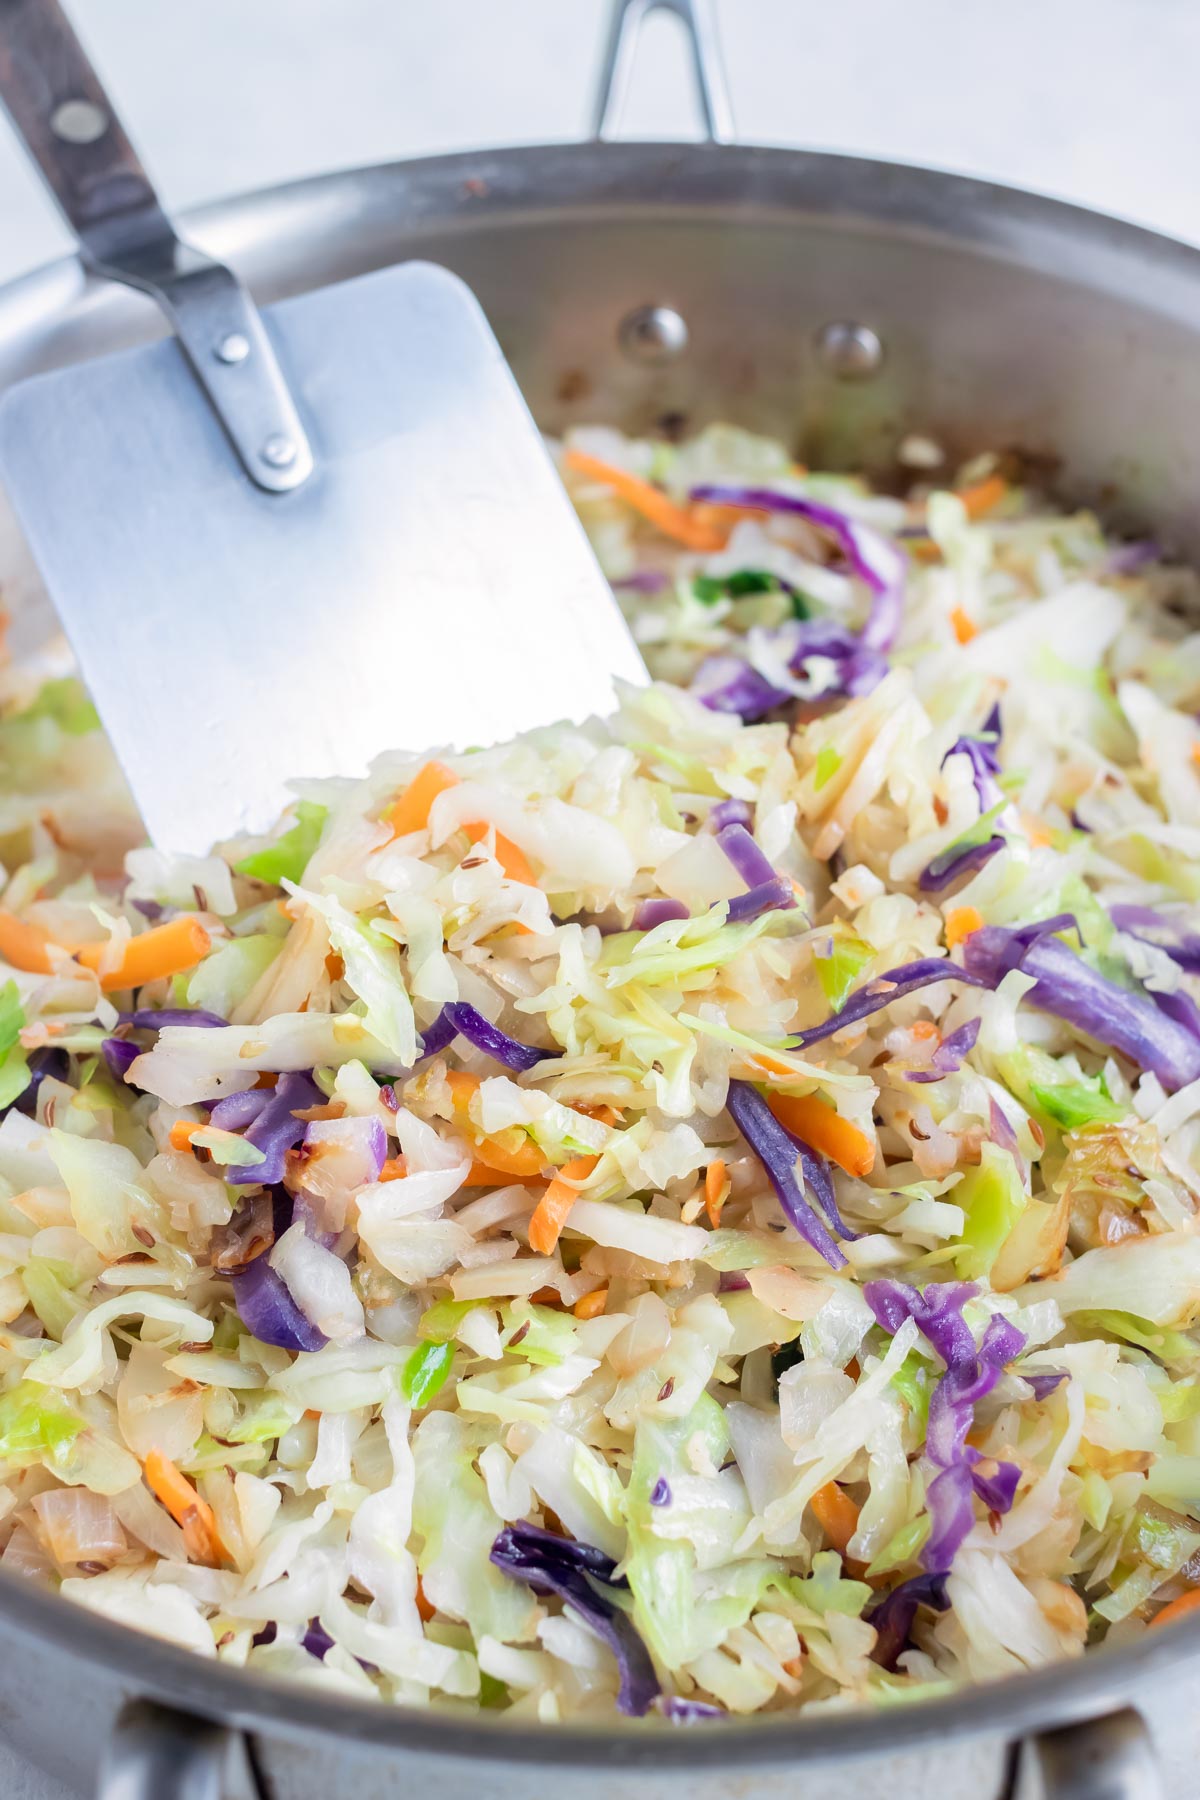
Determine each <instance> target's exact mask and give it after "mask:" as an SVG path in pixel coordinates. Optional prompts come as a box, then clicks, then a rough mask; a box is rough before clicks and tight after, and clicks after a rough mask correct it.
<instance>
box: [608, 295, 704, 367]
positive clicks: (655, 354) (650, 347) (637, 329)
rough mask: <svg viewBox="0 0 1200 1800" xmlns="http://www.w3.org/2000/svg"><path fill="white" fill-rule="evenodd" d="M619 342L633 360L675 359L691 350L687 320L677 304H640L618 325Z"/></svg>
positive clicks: (655, 361) (669, 360) (652, 361)
mask: <svg viewBox="0 0 1200 1800" xmlns="http://www.w3.org/2000/svg"><path fill="white" fill-rule="evenodd" d="M617 342H618V343H619V344H620V346H621V348H622V350H624V352H625V354H626V356H627V357H629V359H630V361H631V362H637V363H647V364H650V365H654V364H657V363H668V362H674V360H675V358H676V357H677V356H682V355H683V353H684V351H685V350H686V349H687V344H688V328H687V323H686V321H685V320H684V319H683V318H682V317H681V316H680V314H679V313H677V312H676V311H675V309H674V307H673V306H637V307H635V308H634V310H633V311H632V312H631V313H626V315H625V317H624V318H623V319H622V320H621V323H620V325H619V326H618V327H617Z"/></svg>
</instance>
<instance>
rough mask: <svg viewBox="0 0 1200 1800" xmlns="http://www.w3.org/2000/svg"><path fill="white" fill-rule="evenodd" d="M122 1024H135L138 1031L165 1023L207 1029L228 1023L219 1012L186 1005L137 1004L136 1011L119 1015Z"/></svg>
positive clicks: (158, 1026) (156, 1027)
mask: <svg viewBox="0 0 1200 1800" xmlns="http://www.w3.org/2000/svg"><path fill="white" fill-rule="evenodd" d="M119 1017H120V1020H121V1023H122V1025H136V1026H137V1028H138V1030H139V1031H161V1030H162V1029H163V1027H164V1026H165V1025H200V1026H202V1027H204V1029H205V1030H207V1031H217V1030H223V1029H224V1028H225V1026H226V1025H227V1024H228V1023H229V1021H228V1019H223V1018H222V1017H221V1015H220V1014H219V1013H214V1012H205V1011H204V1010H203V1008H201V1007H196V1009H195V1010H194V1011H190V1010H189V1009H188V1008H187V1007H186V1006H162V1007H153V1006H139V1007H138V1009H137V1011H136V1012H126V1013H121V1014H120V1015H119Z"/></svg>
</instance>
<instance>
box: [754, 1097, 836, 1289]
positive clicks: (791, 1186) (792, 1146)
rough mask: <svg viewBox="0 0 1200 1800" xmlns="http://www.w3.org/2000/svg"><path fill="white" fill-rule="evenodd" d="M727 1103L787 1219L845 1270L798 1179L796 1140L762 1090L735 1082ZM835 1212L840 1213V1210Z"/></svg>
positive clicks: (803, 1235)
mask: <svg viewBox="0 0 1200 1800" xmlns="http://www.w3.org/2000/svg"><path fill="white" fill-rule="evenodd" d="M725 1104H726V1106H727V1107H728V1109H729V1115H730V1117H731V1118H732V1120H733V1122H734V1124H735V1125H736V1126H737V1128H738V1130H739V1131H740V1132H741V1134H742V1136H743V1137H744V1138H745V1140H746V1142H747V1143H748V1144H749V1146H750V1148H751V1149H752V1150H753V1152H754V1154H755V1155H756V1156H757V1157H758V1159H759V1161H760V1162H761V1163H762V1165H763V1167H764V1169H765V1170H766V1172H767V1178H768V1180H769V1181H770V1183H771V1186H772V1187H773V1188H774V1189H775V1192H776V1194H777V1195H778V1196H779V1204H780V1205H781V1206H782V1208H783V1210H784V1213H785V1215H786V1217H787V1218H788V1219H789V1220H790V1221H791V1223H792V1224H793V1225H794V1226H795V1227H796V1230H797V1231H798V1232H799V1233H800V1236H801V1237H802V1238H803V1239H804V1241H805V1243H807V1244H811V1246H812V1248H813V1249H814V1250H815V1251H816V1252H817V1254H818V1255H819V1256H823V1257H824V1258H825V1261H826V1262H827V1263H828V1264H829V1265H830V1267H831V1268H834V1269H841V1268H844V1267H845V1264H846V1258H845V1257H844V1256H843V1255H842V1252H841V1251H840V1250H839V1249H838V1247H837V1244H836V1243H835V1242H834V1240H833V1238H832V1237H831V1236H830V1235H829V1232H828V1231H827V1230H826V1228H825V1226H824V1225H823V1224H822V1223H821V1221H820V1219H819V1218H818V1217H817V1215H816V1213H815V1212H814V1211H813V1210H812V1208H811V1207H810V1206H809V1204H808V1202H807V1200H805V1198H804V1195H803V1194H802V1193H801V1191H800V1184H799V1182H798V1181H797V1180H796V1163H797V1161H798V1160H799V1151H798V1148H797V1145H796V1143H795V1140H794V1139H793V1138H792V1137H791V1136H789V1134H788V1133H787V1132H786V1131H785V1130H784V1128H783V1126H782V1125H781V1124H780V1123H779V1120H778V1119H777V1118H776V1117H775V1114H774V1113H773V1112H772V1111H771V1109H770V1107H769V1106H768V1105H767V1103H766V1101H765V1100H764V1099H763V1097H762V1095H761V1094H760V1093H759V1092H758V1089H757V1088H755V1087H752V1086H751V1085H750V1083H749V1082H748V1081H731V1082H730V1084H729V1094H728V1098H727V1099H726V1102H725ZM809 1154H810V1155H811V1152H809ZM806 1178H807V1171H806ZM818 1199H820V1196H818ZM834 1210H835V1212H836V1208H835V1209H834Z"/></svg>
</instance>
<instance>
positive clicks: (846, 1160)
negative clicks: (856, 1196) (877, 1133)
mask: <svg viewBox="0 0 1200 1800" xmlns="http://www.w3.org/2000/svg"><path fill="white" fill-rule="evenodd" d="M768 1105H769V1106H770V1108H771V1111H772V1112H773V1113H774V1114H775V1117H776V1118H777V1119H778V1120H779V1123H780V1124H781V1125H782V1126H783V1128H784V1130H785V1131H790V1132H791V1133H792V1135H793V1137H798V1138H800V1139H801V1140H802V1141H803V1142H804V1143H806V1144H808V1145H809V1146H810V1147H811V1148H812V1149H813V1150H819V1151H820V1152H821V1155H822V1156H827V1157H829V1159H830V1161H831V1162H835V1163H836V1164H837V1166H838V1168H839V1169H845V1171H846V1173H847V1175H868V1174H870V1172H871V1170H872V1169H873V1168H874V1167H875V1146H874V1144H873V1143H872V1142H871V1140H870V1138H869V1137H868V1136H867V1135H866V1133H865V1132H862V1131H860V1130H859V1129H858V1126H857V1125H852V1124H851V1123H850V1121H849V1119H843V1118H842V1116H841V1114H840V1113H836V1112H834V1110H833V1108H832V1106H827V1105H826V1104H825V1102H824V1100H820V1099H818V1098H817V1096H816V1094H804V1095H797V1094H772V1095H771V1098H770V1100H769V1101H768Z"/></svg>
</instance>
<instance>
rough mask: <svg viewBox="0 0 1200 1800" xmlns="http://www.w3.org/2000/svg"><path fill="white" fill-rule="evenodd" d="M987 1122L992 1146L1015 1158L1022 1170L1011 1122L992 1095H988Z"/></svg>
mask: <svg viewBox="0 0 1200 1800" xmlns="http://www.w3.org/2000/svg"><path fill="white" fill-rule="evenodd" d="M988 1120H989V1124H990V1126H991V1133H992V1142H993V1144H998V1145H999V1146H1000V1148H1001V1150H1007V1151H1008V1152H1009V1154H1010V1155H1012V1156H1015V1157H1016V1159H1017V1162H1018V1163H1019V1164H1020V1166H1021V1168H1022V1169H1024V1166H1025V1162H1024V1158H1023V1157H1022V1155H1021V1146H1020V1144H1019V1143H1018V1142H1017V1134H1016V1132H1015V1131H1014V1130H1013V1128H1012V1120H1011V1119H1010V1118H1009V1116H1008V1114H1007V1113H1006V1112H1005V1110H1004V1108H1003V1107H1002V1106H1000V1105H999V1104H998V1103H997V1101H996V1098H995V1096H994V1095H992V1094H989V1095H988Z"/></svg>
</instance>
